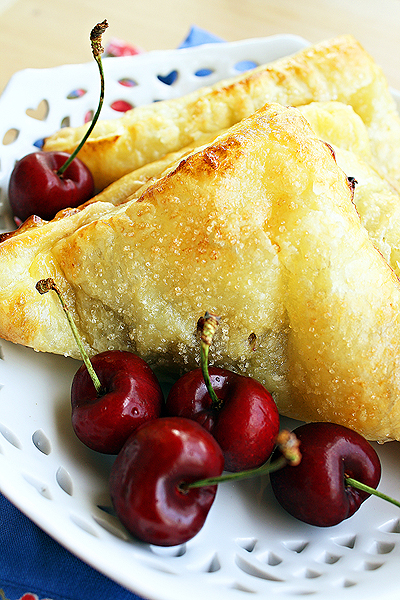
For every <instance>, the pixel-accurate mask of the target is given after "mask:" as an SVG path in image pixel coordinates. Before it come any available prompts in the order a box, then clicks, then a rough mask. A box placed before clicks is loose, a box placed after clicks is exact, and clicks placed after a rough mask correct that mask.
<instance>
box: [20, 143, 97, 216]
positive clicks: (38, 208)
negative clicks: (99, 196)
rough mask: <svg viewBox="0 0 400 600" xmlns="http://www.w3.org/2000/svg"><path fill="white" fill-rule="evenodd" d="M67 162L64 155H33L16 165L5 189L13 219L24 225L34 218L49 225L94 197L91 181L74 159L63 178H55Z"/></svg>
mask: <svg viewBox="0 0 400 600" xmlns="http://www.w3.org/2000/svg"><path fill="white" fill-rule="evenodd" d="M68 158H69V154H67V153H65V152H32V153H31V154H27V155H26V156H24V158H21V160H19V161H18V162H17V163H16V165H15V167H14V169H13V171H12V173H11V177H10V183H9V188H8V196H9V200H10V206H11V210H12V212H13V215H14V216H15V217H17V218H18V219H21V221H25V220H26V219H27V218H28V217H30V216H31V215H37V216H39V217H41V218H42V219H45V220H46V221H50V220H51V219H53V218H54V216H55V215H56V214H57V213H58V212H59V211H60V210H62V209H64V208H75V207H77V206H79V205H80V204H83V203H84V202H86V201H87V200H89V199H90V198H91V197H92V196H93V194H94V182H93V177H92V174H91V172H90V171H89V169H88V168H87V167H86V165H84V163H83V162H82V161H81V160H79V159H77V158H75V159H74V160H73V161H72V162H71V164H70V165H69V166H68V168H67V169H66V171H65V172H64V173H63V175H61V176H60V175H58V174H57V171H58V169H59V168H60V167H61V166H62V165H63V164H64V163H65V161H66V160H67V159H68Z"/></svg>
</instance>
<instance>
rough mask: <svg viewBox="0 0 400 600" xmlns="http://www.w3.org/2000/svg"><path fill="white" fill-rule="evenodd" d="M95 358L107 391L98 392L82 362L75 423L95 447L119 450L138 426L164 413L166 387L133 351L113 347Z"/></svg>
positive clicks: (75, 388) (75, 392) (74, 402)
mask: <svg viewBox="0 0 400 600" xmlns="http://www.w3.org/2000/svg"><path fill="white" fill-rule="evenodd" d="M91 362H92V365H93V368H94V370H95V372H96V374H97V376H98V378H99V380H100V382H101V384H102V386H103V388H104V393H102V394H100V395H97V392H96V389H95V387H94V384H93V382H92V379H91V377H90V375H89V372H88V370H87V368H86V367H85V365H82V366H81V367H80V368H79V369H78V371H77V372H76V374H75V377H74V379H73V381H72V387H71V406H72V413H71V420H72V427H73V429H74V431H75V433H76V435H77V437H78V438H79V439H80V440H81V442H83V443H84V444H85V445H86V446H88V447H89V448H91V449H92V450H96V451H98V452H103V453H105V454H117V453H118V452H119V451H120V449H121V448H122V446H123V445H124V443H125V441H126V440H127V439H128V437H129V436H130V435H131V433H132V432H133V431H135V429H137V428H138V427H139V426H140V425H142V424H143V423H145V422H146V421H149V420H151V419H156V418H158V417H159V416H160V413H161V409H162V405H163V402H164V398H163V393H162V389H161V387H160V384H159V383H158V380H157V378H156V376H155V375H154V373H153V371H152V370H151V368H150V367H149V365H148V364H147V363H146V362H145V361H144V360H142V359H141V358H140V357H138V356H136V355H135V354H133V353H131V352H121V351H115V350H110V351H107V352H102V353H100V354H97V355H95V356H94V357H93V358H92V359H91Z"/></svg>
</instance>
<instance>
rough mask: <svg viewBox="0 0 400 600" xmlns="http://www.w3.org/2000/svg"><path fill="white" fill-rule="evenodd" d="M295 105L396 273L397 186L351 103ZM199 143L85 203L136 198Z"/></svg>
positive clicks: (399, 257) (399, 237) (399, 247)
mask: <svg viewBox="0 0 400 600" xmlns="http://www.w3.org/2000/svg"><path fill="white" fill-rule="evenodd" d="M298 109H299V110H300V112H301V113H302V115H303V116H305V118H306V119H307V121H308V122H309V124H310V125H311V127H312V129H313V131H314V133H315V134H316V136H317V137H319V138H320V139H322V140H324V141H326V142H328V143H329V144H330V145H331V146H332V149H333V150H334V152H335V156H336V161H337V163H338V165H339V166H340V167H341V168H342V169H343V171H344V172H345V173H346V175H347V176H348V177H351V178H352V179H353V180H355V181H356V183H355V193H354V197H353V201H354V204H355V206H356V208H357V211H358V213H359V215H360V217H361V223H362V224H363V225H364V227H365V228H366V229H367V231H368V234H369V236H370V239H371V241H372V242H373V243H374V244H375V246H376V247H377V248H378V249H379V250H380V252H381V253H382V255H383V256H384V257H385V259H386V261H387V262H388V263H389V265H390V266H391V267H392V268H393V269H394V271H395V272H396V274H397V276H398V277H400V193H399V191H398V187H400V186H397V185H396V184H393V181H392V180H388V179H387V178H386V177H385V176H384V175H383V174H382V173H381V169H380V168H379V166H378V165H377V163H376V160H375V159H374V157H373V154H372V151H371V143H370V139H369V136H368V131H367V128H366V127H365V125H364V123H363V121H362V120H361V118H360V117H359V116H358V115H357V114H356V113H355V112H354V110H353V108H352V107H351V106H349V105H346V104H343V103H341V102H311V103H310V104H307V105H304V106H300V107H298ZM214 137H215V136H212V138H211V139H214ZM202 141H204V140H202ZM399 145H400V140H399ZM200 148H201V146H199V147H197V148H196V145H195V144H192V145H191V146H187V147H185V148H182V149H181V150H179V151H177V152H173V153H170V154H167V155H166V156H164V157H163V158H162V159H160V160H158V161H155V162H153V163H149V164H147V165H145V166H143V167H141V168H140V169H137V170H136V171H132V173H128V174H127V175H125V176H124V177H122V178H121V179H119V180H117V181H115V182H114V183H112V184H110V185H109V186H108V187H107V188H106V189H105V190H103V191H102V192H100V193H99V194H98V195H97V196H95V197H94V198H92V200H90V201H89V202H90V203H91V202H99V201H102V202H111V203H112V204H115V205H118V204H122V203H124V202H127V201H129V200H132V199H134V198H139V197H140V195H141V194H143V191H144V189H145V185H151V184H152V183H153V182H154V181H155V179H156V178H157V177H160V176H161V175H165V174H166V173H167V172H168V170H169V169H171V167H172V166H173V165H174V163H175V162H177V161H178V160H179V159H181V158H183V157H184V156H187V155H189V154H190V153H191V152H193V151H195V150H196V149H197V150H199V149H200Z"/></svg>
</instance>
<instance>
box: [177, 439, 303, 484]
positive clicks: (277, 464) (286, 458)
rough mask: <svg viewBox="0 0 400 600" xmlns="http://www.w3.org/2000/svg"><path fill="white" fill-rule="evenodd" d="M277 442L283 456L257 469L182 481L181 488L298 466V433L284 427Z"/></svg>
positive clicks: (299, 456)
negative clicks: (186, 481) (288, 466)
mask: <svg viewBox="0 0 400 600" xmlns="http://www.w3.org/2000/svg"><path fill="white" fill-rule="evenodd" d="M276 444H277V446H278V448H279V450H280V451H281V453H282V456H280V457H279V458H277V459H276V460H274V461H273V462H271V461H270V460H269V461H267V462H266V463H264V464H263V465H261V467H256V468H255V469H248V470H247V471H240V472H239V473H225V474H224V475H219V476H218V477H208V478H207V479H200V480H198V481H192V482H190V483H182V484H181V485H180V489H181V490H182V491H188V490H190V489H192V488H199V487H204V486H207V485H217V484H219V483H223V482H225V481H238V480H242V479H250V478H252V477H260V476H261V475H266V474H267V473H272V472H273V471H278V470H279V469H282V468H283V467H286V465H290V466H293V467H295V466H297V465H298V464H299V463H300V461H301V454H300V450H299V440H298V438H297V437H296V435H295V434H294V433H293V432H291V431H287V430H286V429H283V430H282V431H280V432H279V434H278V436H277V438H276Z"/></svg>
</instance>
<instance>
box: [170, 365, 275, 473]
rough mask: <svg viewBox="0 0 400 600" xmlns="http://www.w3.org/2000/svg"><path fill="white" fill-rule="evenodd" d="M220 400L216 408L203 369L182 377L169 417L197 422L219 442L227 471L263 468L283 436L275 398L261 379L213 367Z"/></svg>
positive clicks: (173, 390) (172, 393)
mask: <svg viewBox="0 0 400 600" xmlns="http://www.w3.org/2000/svg"><path fill="white" fill-rule="evenodd" d="M209 374H210V379H211V384H212V387H213V389H214V391H215V393H216V395H217V396H218V398H219V399H220V401H221V407H220V408H217V409H215V408H213V406H212V401H211V397H210V395H209V393H208V391H207V388H206V385H205V383H204V378H203V374H202V371H201V369H194V370H193V371H189V372H188V373H186V374H185V375H183V376H182V377H181V378H180V379H178V380H177V381H176V382H175V384H174V385H173V386H172V388H171V390H170V392H169V394H168V397H167V400H166V405H165V410H166V414H168V415H175V416H179V417H186V418H189V419H194V420H195V421H197V422H198V423H200V424H201V425H202V426H203V427H205V429H207V431H209V432H210V433H212V435H213V436H214V437H215V439H216V440H217V442H218V444H219V445H220V446H221V448H222V452H223V453H224V458H225V469H226V470H227V471H243V470H245V469H252V468H255V467H259V466H261V465H262V464H263V463H264V462H266V461H267V460H268V458H269V456H270V455H271V453H272V451H273V449H274V445H275V438H276V436H277V435H278V432H279V413H278V409H277V407H276V404H275V402H274V400H273V398H272V396H271V394H270V393H269V392H268V391H267V390H266V389H265V388H264V386H262V385H261V384H260V383H259V382H258V381H256V380H255V379H252V378H250V377H245V376H243V375H238V374H237V373H233V372H232V371H229V370H227V369H221V368H217V367H211V368H210V369H209Z"/></svg>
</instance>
